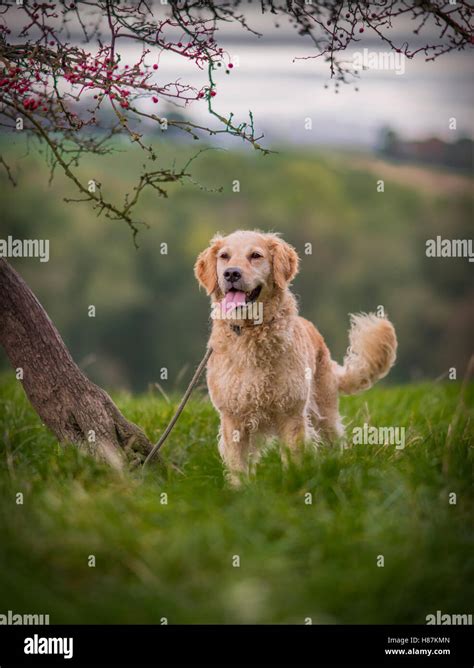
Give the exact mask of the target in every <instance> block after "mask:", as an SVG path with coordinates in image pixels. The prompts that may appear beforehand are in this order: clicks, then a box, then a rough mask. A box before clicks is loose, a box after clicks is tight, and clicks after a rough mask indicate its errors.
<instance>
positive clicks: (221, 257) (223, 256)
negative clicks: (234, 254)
mask: <svg viewBox="0 0 474 668" xmlns="http://www.w3.org/2000/svg"><path fill="white" fill-rule="evenodd" d="M219 258H220V259H221V260H228V259H229V253H221V254H220V255H219Z"/></svg>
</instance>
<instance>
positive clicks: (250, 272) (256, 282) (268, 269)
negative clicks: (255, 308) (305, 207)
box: [194, 230, 299, 307]
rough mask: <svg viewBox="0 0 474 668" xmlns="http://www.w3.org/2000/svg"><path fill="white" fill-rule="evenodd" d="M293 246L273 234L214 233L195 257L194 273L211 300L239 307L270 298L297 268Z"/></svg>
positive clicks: (296, 256)
mask: <svg viewBox="0 0 474 668" xmlns="http://www.w3.org/2000/svg"><path fill="white" fill-rule="evenodd" d="M298 262H299V259H298V255H297V253H296V251H295V249H294V248H293V247H292V246H290V245H289V244H287V243H286V242H285V241H283V240H282V239H280V237H279V236H278V235H276V234H269V233H263V232H250V231H242V230H240V231H238V232H234V233H232V234H229V236H227V237H222V236H219V235H218V236H216V237H214V238H213V239H212V240H211V244H210V246H209V248H206V250H204V251H202V253H200V255H199V256H198V259H197V261H196V265H195V267H194V273H195V274H196V278H197V279H198V281H199V283H200V284H201V285H202V286H204V288H205V289H206V292H207V294H208V295H210V296H211V298H212V300H213V301H214V302H216V301H223V303H224V305H225V306H226V307H227V306H230V305H231V304H233V305H235V306H241V305H243V304H245V303H249V302H255V301H257V300H258V301H262V302H264V303H265V301H267V300H270V299H271V298H272V297H274V296H275V294H276V293H278V292H280V293H281V292H282V291H284V290H285V289H286V288H287V287H288V284H289V283H290V281H291V280H292V279H293V277H294V276H295V275H296V273H297V271H298Z"/></svg>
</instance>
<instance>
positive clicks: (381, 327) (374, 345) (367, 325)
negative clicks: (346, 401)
mask: <svg viewBox="0 0 474 668" xmlns="http://www.w3.org/2000/svg"><path fill="white" fill-rule="evenodd" d="M349 342H350V345H349V348H348V350H347V354H346V356H345V358H344V363H343V365H342V366H340V365H339V364H336V363H334V364H335V371H336V375H337V378H338V385H339V391H340V392H343V393H344V394H354V393H355V392H361V391H362V390H367V389H368V388H369V387H372V385H373V384H374V383H376V382H377V381H378V380H379V379H380V378H383V377H384V376H386V375H387V373H388V372H389V371H390V368H391V367H392V365H393V363H394V362H395V357H396V352H397V337H396V334H395V329H394V327H393V325H392V323H391V322H390V321H389V320H387V318H380V317H378V316H376V315H375V314H374V313H368V314H367V313H359V314H357V315H351V329H350V331H349Z"/></svg>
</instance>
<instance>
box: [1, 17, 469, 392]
mask: <svg viewBox="0 0 474 668" xmlns="http://www.w3.org/2000/svg"><path fill="white" fill-rule="evenodd" d="M255 20H256V21H262V20H265V21H267V20H268V19H267V18H265V19H262V18H261V17H259V15H258V14H256V15H255ZM265 28H266V30H265V37H264V38H260V39H259V38H257V37H255V36H253V35H251V34H249V33H244V32H242V31H238V30H237V29H235V28H232V27H228V28H226V31H225V33H224V34H223V35H222V41H223V45H224V46H225V49H226V51H227V53H228V54H229V61H230V62H233V63H234V64H235V67H234V68H233V70H232V71H231V73H230V74H229V75H226V74H225V72H222V73H220V72H219V73H217V75H216V81H217V96H216V99H215V105H214V106H215V108H216V110H217V111H218V112H220V113H222V114H224V115H228V113H229V112H231V111H232V112H233V113H234V114H235V117H236V120H237V121H238V122H240V121H245V120H248V112H249V110H251V111H252V113H253V115H254V118H255V125H256V128H257V131H264V133H265V138H264V139H263V140H262V141H261V143H262V144H263V145H264V146H267V147H269V148H271V149H273V150H274V151H276V152H275V153H272V154H270V155H268V156H263V155H261V154H259V153H258V152H256V151H254V150H252V149H251V148H250V147H248V146H242V145H241V143H240V142H238V141H237V140H234V141H230V140H228V141H225V142H223V141H222V140H220V139H219V138H216V141H214V139H212V142H211V143H210V144H209V146H211V147H212V148H213V149H216V150H209V151H206V152H204V153H202V154H201V155H200V156H199V157H198V158H197V159H196V160H195V161H194V162H193V163H192V175H193V180H194V183H189V184H188V185H185V186H181V185H176V186H173V187H170V188H169V196H168V198H163V197H159V196H158V194H157V193H156V192H153V193H146V194H145V195H144V197H143V201H142V204H141V206H140V209H139V211H138V217H139V218H141V219H143V220H145V221H147V222H148V223H149V225H150V227H149V229H146V228H142V230H141V232H140V234H139V237H138V240H137V241H138V244H139V248H138V249H135V248H134V245H133V240H132V235H131V233H130V230H129V229H128V228H127V226H126V224H125V223H122V222H117V221H110V220H107V219H106V218H102V217H100V218H98V217H97V216H96V213H95V212H93V211H92V210H91V208H90V207H88V205H87V204H83V203H66V202H64V198H65V197H72V198H74V197H77V193H76V192H75V191H74V188H73V186H72V185H71V183H70V182H68V181H67V180H66V179H65V178H64V177H63V176H62V175H61V173H60V172H59V170H56V174H55V177H54V179H53V180H52V182H51V183H49V176H50V174H49V168H48V165H47V159H48V156H47V154H46V153H45V152H43V153H41V152H40V151H38V149H37V147H35V146H33V145H31V144H29V143H28V140H27V137H26V136H25V135H24V134H22V133H15V134H13V135H12V134H7V133H3V134H2V135H1V136H0V144H1V146H0V147H1V153H2V155H4V157H5V159H6V160H7V161H8V162H9V163H10V164H11V165H12V166H13V168H14V175H15V178H16V180H17V182H18V185H17V186H16V187H15V188H14V187H12V185H11V184H10V183H9V182H8V179H7V177H6V174H5V172H4V171H2V172H0V188H1V201H2V213H1V218H0V238H6V237H7V236H8V235H12V236H13V237H14V238H20V239H34V238H41V239H49V240H50V261H49V262H48V263H44V264H43V263H40V262H39V260H37V259H24V260H12V263H13V264H14V266H15V267H16V268H17V269H18V270H19V271H20V273H21V274H22V276H23V277H24V278H25V280H26V281H27V282H28V284H29V285H30V286H31V287H32V289H33V290H34V291H35V293H36V295H37V296H38V298H39V299H40V301H41V302H42V303H43V305H44V306H45V308H46V310H47V312H48V313H49V315H50V317H51V318H52V320H53V321H54V322H55V324H56V325H57V327H58V328H59V331H60V332H61V334H62V336H63V337H64V339H65V341H66V343H67V345H68V346H69V348H70V350H71V352H72V354H73V357H74V358H75V360H76V361H77V362H78V363H79V365H80V366H81V368H83V369H84V370H85V371H86V373H87V374H88V375H89V376H90V377H91V378H92V379H93V380H95V381H96V382H98V383H99V384H101V385H102V386H105V387H106V388H109V389H114V388H122V389H128V390H130V391H134V392H138V391H146V390H147V389H150V388H155V387H156V386H155V383H159V384H160V385H161V387H162V388H163V389H164V390H165V392H169V391H174V390H178V389H180V388H181V387H182V386H183V385H185V384H186V382H187V379H188V377H189V375H190V373H191V369H192V367H193V366H194V365H196V364H197V363H198V362H199V360H200V359H201V357H202V354H203V351H204V346H205V343H206V339H207V336H208V331H209V305H208V300H207V298H206V297H205V295H204V293H203V292H202V291H200V290H199V288H198V285H197V283H196V281H195V279H194V276H193V264H194V262H195V258H196V256H197V254H198V252H199V251H200V250H202V249H203V248H204V247H205V246H206V245H207V244H208V241H209V239H210V238H211V237H212V236H213V235H214V234H215V233H216V232H217V231H220V232H224V233H225V232H230V231H232V230H235V229H238V228H251V229H253V228H260V229H262V230H273V231H278V232H281V233H282V234H283V236H284V238H285V239H286V240H288V241H289V242H290V243H292V244H293V245H294V246H295V247H296V249H297V250H298V252H299V254H300V256H301V259H302V263H301V271H300V274H299V275H298V277H297V278H296V279H295V281H294V291H295V292H296V294H297V295H298V296H299V301H300V309H301V313H302V314H303V315H304V316H305V317H307V318H309V319H311V320H312V321H313V322H314V323H315V324H316V325H317V327H318V328H319V329H320V331H321V332H322V334H323V335H324V337H325V339H326V341H327V343H328V345H329V347H330V349H331V351H332V354H333V356H334V357H335V358H336V359H338V360H341V358H342V356H343V355H344V352H345V349H346V347H347V343H348V340H347V327H348V313H350V312H357V311H369V310H375V309H377V307H378V306H383V307H384V309H385V311H386V312H387V313H388V314H389V316H390V318H391V319H392V320H393V322H394V323H395V326H396V328H397V331H398V336H399V345H400V348H399V358H398V363H397V365H396V367H395V369H394V370H393V372H392V373H391V375H390V379H389V382H408V381H411V380H416V379H421V378H431V379H432V378H437V377H440V376H442V375H443V374H445V373H446V372H447V370H448V369H449V368H450V367H456V368H457V370H458V377H460V376H462V373H463V370H464V368H465V366H466V363H467V360H468V358H469V356H470V354H471V353H472V340H473V331H474V314H473V307H472V304H473V295H474V284H473V279H472V275H473V264H472V263H469V262H468V260H467V259H465V258H427V257H426V255H425V248H426V241H427V240H428V239H434V238H436V236H437V235H440V236H442V237H445V238H449V239H469V238H470V237H471V236H472V147H473V143H472V137H473V134H474V125H473V116H472V103H473V91H474V87H473V85H472V84H473V68H472V60H471V56H470V55H469V54H467V53H453V54H448V55H446V56H444V57H442V58H440V59H438V60H436V61H435V62H430V63H426V62H424V57H423V56H420V57H419V58H416V59H415V60H413V61H407V62H405V64H404V73H403V74H397V73H396V72H395V71H393V70H391V71H390V70H367V71H364V72H361V73H360V78H359V80H355V81H354V82H353V83H351V84H349V85H342V84H341V85H340V86H339V87H338V88H336V87H334V84H332V83H331V82H330V81H329V80H328V76H329V73H328V65H327V63H325V62H324V61H322V60H313V59H310V60H294V59H295V57H298V56H305V55H308V53H310V51H309V49H308V48H306V46H307V45H306V43H305V41H304V40H302V39H301V38H299V37H298V36H296V35H295V34H294V32H293V31H292V29H291V28H290V27H288V26H279V27H278V28H276V27H275V26H274V25H273V24H271V25H270V23H268V22H267V23H266V25H265ZM398 29H399V30H400V28H398ZM401 30H402V32H401V33H400V34H399V35H398V38H399V39H401V40H403V39H404V34H405V33H404V31H405V32H406V37H407V38H409V39H410V44H414V42H413V39H412V37H413V38H414V39H415V40H417V39H420V41H423V42H425V41H427V38H426V35H425V36H423V37H422V38H419V37H417V36H415V35H411V34H410V32H411V28H410V26H408V25H406V26H402V29H401ZM428 41H429V38H428ZM364 48H368V49H370V50H374V51H381V50H383V49H384V48H385V46H384V45H382V44H381V43H380V42H378V41H375V40H374V39H371V38H370V36H367V38H364V40H361V41H360V42H359V43H358V44H357V45H355V47H354V49H352V51H348V52H347V57H348V58H351V57H352V55H353V52H355V51H361V50H363V49H364ZM351 54H352V55H351ZM125 57H126V58H128V59H130V62H132V61H133V60H134V59H135V60H136V57H137V54H136V53H134V52H133V49H132V48H129V51H128V52H126V53H125ZM181 60H182V59H181ZM181 60H180V59H178V58H176V57H173V55H172V54H163V55H162V57H161V60H160V69H159V74H158V75H157V76H160V77H163V80H167V81H170V80H174V79H176V78H178V77H183V79H185V80H186V81H189V83H192V84H194V85H197V86H199V85H202V84H203V83H204V82H205V77H204V74H203V73H202V72H199V71H196V70H189V71H188V70H187V69H186V68H188V67H190V66H189V64H188V63H183V62H181ZM144 104H146V102H144ZM160 112H161V113H162V114H163V115H168V116H170V115H171V114H175V115H176V114H181V115H186V116H188V117H190V118H192V119H194V120H197V121H200V122H203V121H204V122H207V123H210V121H209V120H208V119H207V117H206V114H205V107H204V104H203V103H196V105H194V106H191V107H190V108H189V109H186V110H182V109H179V108H178V109H176V108H164V109H160ZM453 118H454V119H455V123H454V124H453V123H452V119H453ZM211 124H212V123H211ZM142 131H143V132H144V133H145V134H146V135H147V137H148V139H149V141H150V142H153V144H154V145H155V147H156V151H157V155H158V159H159V162H160V165H162V166H164V167H166V166H170V165H171V164H172V163H173V162H175V163H176V165H177V166H178V167H179V166H180V165H182V164H185V163H186V162H187V160H188V159H189V158H190V157H191V156H193V155H194V154H195V153H196V152H197V150H198V148H200V147H201V146H200V145H201V142H189V141H187V140H185V139H183V138H181V137H180V136H178V135H176V133H174V132H173V131H171V130H170V131H168V132H161V131H160V130H159V129H158V130H156V129H154V128H152V127H148V126H144V127H143V128H142ZM115 141H116V144H115V148H116V152H115V154H114V155H113V156H106V157H100V158H99V157H90V158H86V159H84V160H83V162H82V163H81V165H80V168H79V174H80V176H81V178H83V179H84V180H86V181H87V180H89V179H96V180H97V181H100V182H101V183H102V188H103V192H104V196H105V197H106V199H111V198H112V197H118V198H120V197H121V195H122V194H124V193H125V192H126V191H127V190H129V189H130V188H131V187H133V184H134V182H135V180H136V179H137V176H138V174H139V171H140V167H141V165H142V164H143V161H144V157H143V154H142V152H141V151H140V149H139V148H137V147H136V146H132V145H130V143H128V142H126V141H125V140H124V141H123V142H122V141H121V140H120V139H116V140H115ZM203 142H205V139H203ZM202 146H205V143H203V144H202ZM380 180H383V181H384V191H383V192H379V191H378V189H377V183H378V181H380ZM235 181H238V182H239V187H240V191H239V192H234V190H235V187H233V186H234V182H235ZM163 244H166V246H163ZM308 244H310V246H308ZM309 248H310V249H311V254H308V253H307V251H308V249H309ZM164 250H165V251H166V252H163V251H164ZM91 305H93V306H95V317H89V315H88V312H89V306H91ZM0 365H1V367H2V368H6V367H7V366H8V364H7V360H6V358H5V356H4V355H3V353H2V352H0ZM164 370H166V371H164Z"/></svg>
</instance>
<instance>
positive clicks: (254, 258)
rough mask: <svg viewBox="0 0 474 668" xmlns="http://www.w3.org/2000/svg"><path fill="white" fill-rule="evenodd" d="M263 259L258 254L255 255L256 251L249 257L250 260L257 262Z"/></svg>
mask: <svg viewBox="0 0 474 668" xmlns="http://www.w3.org/2000/svg"><path fill="white" fill-rule="evenodd" d="M261 257H263V255H261V254H260V253H257V252H256V251H255V252H254V253H252V254H251V255H250V259H251V260H258V259H259V258H261Z"/></svg>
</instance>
